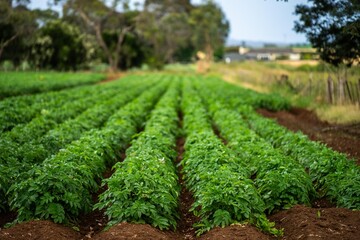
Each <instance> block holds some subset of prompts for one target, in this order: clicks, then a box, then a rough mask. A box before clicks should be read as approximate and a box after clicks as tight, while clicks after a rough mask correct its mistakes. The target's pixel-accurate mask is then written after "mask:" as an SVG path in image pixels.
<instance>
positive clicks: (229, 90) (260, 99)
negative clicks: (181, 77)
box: [197, 77, 290, 111]
mask: <svg viewBox="0 0 360 240" xmlns="http://www.w3.org/2000/svg"><path fill="white" fill-rule="evenodd" d="M197 79H199V80H202V81H204V82H206V86H207V87H208V88H210V89H212V90H213V91H215V92H216V93H217V94H218V95H220V96H222V98H224V99H226V101H227V102H228V103H229V104H231V105H246V106H252V107H254V108H255V109H257V108H266V109H269V110H272V111H278V110H284V109H289V108H290V102H289V101H288V100H287V99H286V98H283V97H281V96H280V95H278V94H276V93H258V92H255V91H253V90H251V89H245V88H242V87H240V86H235V85H233V84H230V83H227V82H225V81H223V80H221V79H219V78H217V77H198V78H197ZM225 93H226V94H225Z"/></svg>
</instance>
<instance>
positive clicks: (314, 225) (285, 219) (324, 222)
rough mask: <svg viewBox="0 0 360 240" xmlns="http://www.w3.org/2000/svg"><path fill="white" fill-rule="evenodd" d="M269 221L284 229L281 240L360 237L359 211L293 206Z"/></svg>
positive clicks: (353, 238)
mask: <svg viewBox="0 0 360 240" xmlns="http://www.w3.org/2000/svg"><path fill="white" fill-rule="evenodd" d="M270 220H272V221H274V222H275V223H276V226H277V227H278V228H283V229H284V238H283V239H331V240H340V239H343V240H345V239H348V240H355V239H359V237H360V214H359V211H351V210H348V209H343V208H324V209H315V208H308V207H304V206H295V207H293V208H291V209H289V210H285V211H281V212H279V213H277V214H274V215H273V216H270Z"/></svg>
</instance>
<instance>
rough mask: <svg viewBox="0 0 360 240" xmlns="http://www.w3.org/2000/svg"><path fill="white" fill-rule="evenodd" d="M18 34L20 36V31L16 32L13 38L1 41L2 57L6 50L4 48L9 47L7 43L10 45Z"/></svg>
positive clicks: (0, 53) (0, 52)
mask: <svg viewBox="0 0 360 240" xmlns="http://www.w3.org/2000/svg"><path fill="white" fill-rule="evenodd" d="M18 36H19V33H16V34H15V35H13V36H12V37H11V38H9V39H8V40H6V41H5V42H2V43H0V59H1V55H2V53H3V51H4V49H5V48H6V47H7V45H9V44H10V43H11V42H12V41H14V40H15V39H16V38H17V37H18Z"/></svg>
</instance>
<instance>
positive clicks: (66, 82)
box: [0, 72, 105, 99]
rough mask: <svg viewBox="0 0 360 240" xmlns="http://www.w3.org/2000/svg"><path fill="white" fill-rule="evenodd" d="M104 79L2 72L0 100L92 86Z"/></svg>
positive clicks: (72, 75)
mask: <svg viewBox="0 0 360 240" xmlns="http://www.w3.org/2000/svg"><path fill="white" fill-rule="evenodd" d="M104 78H105V76H104V75H102V74H94V73H91V74H90V73H77V74H73V73H60V72H8V73H4V72H3V73H1V79H0V99H2V98H5V97H10V96H18V95H24V94H34V93H41V92H48V91H55V90H61V89H65V88H71V87H75V86H81V85H87V84H93V83H96V82H99V81H101V80H103V79H104Z"/></svg>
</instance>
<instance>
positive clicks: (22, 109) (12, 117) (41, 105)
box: [0, 79, 130, 133]
mask: <svg viewBox="0 0 360 240" xmlns="http://www.w3.org/2000/svg"><path fill="white" fill-rule="evenodd" d="M129 80H130V79H129ZM123 82H126V81H116V82H112V83H108V84H101V85H93V86H81V87H75V88H71V89H66V90H62V91H58V92H46V93H40V94H35V95H28V96H19V97H10V98H7V99H4V100H2V101H1V102H0V110H1V111H0V133H2V132H6V131H10V130H11V129H12V128H14V127H15V126H17V125H18V124H26V123H28V122H29V121H31V120H32V119H33V118H34V117H38V116H41V115H46V114H48V113H49V111H51V110H53V109H57V108H60V107H62V106H63V104H64V103H66V102H72V101H78V100H81V99H82V98H84V97H86V96H88V97H91V96H94V95H96V94H99V93H101V92H103V91H106V90H109V89H112V88H116V86H117V85H122V86H124V84H123Z"/></svg>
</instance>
